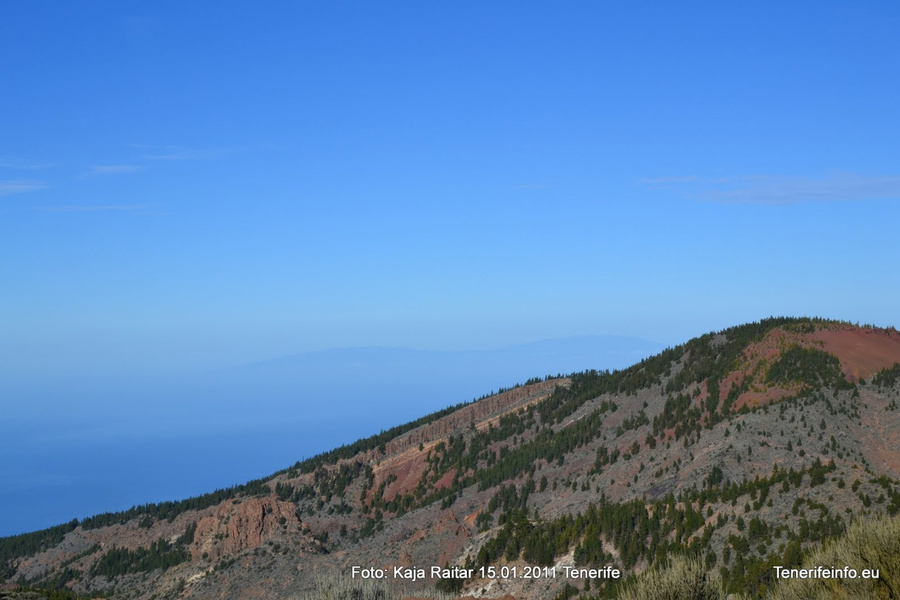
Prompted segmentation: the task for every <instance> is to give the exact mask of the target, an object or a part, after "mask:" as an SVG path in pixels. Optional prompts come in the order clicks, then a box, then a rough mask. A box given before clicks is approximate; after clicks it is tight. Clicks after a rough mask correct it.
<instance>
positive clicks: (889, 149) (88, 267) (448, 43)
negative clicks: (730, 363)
mask: <svg viewBox="0 0 900 600" xmlns="http://www.w3.org/2000/svg"><path fill="white" fill-rule="evenodd" d="M898 17H900V7H898V5H897V4H896V3H890V2H853V3H849V2H847V3H833V2H793V3H782V2H766V3H753V4H752V5H751V4H746V5H737V4H735V3H721V2H691V3H672V2H665V3H664V2H642V3H638V2H628V3H611V2H603V3H601V2H572V3H563V4H560V3H549V2H545V3H535V2H491V3H483V2H482V3H474V2H473V3H426V2H407V3H399V2H378V3H375V2H319V3H313V2H292V3H286V2H283V3H270V4H268V5H266V6H264V7H259V6H255V5H254V6H251V5H249V4H247V3H236V2H219V3H216V5H215V9H212V8H210V6H209V5H208V4H202V3H184V2H164V1H159V2H153V3H146V2H140V3H139V2H121V1H116V2H99V1H98V2H88V3H77V4H76V3H64V2H42V1H34V2H7V3H4V4H3V6H2V8H0V409H2V416H0V455H2V456H4V458H5V459H6V460H5V462H4V463H3V464H0V506H2V507H3V509H4V510H3V511H0V512H2V513H3V515H5V517H4V518H3V519H2V520H0V535H5V534H9V533H17V532H21V531H25V530H29V529H34V528H37V527H44V526H47V525H51V524H54V523H59V522H62V521H66V520H68V519H70V518H72V517H83V516H87V515H89V514H93V513H96V512H99V511H103V510H116V509H123V508H127V507H128V506H131V505H132V504H135V503H143V502H148V501H155V500H162V499H173V498H181V497H185V496H188V495H192V494H198V493H201V492H203V491H208V490H210V489H215V488H217V487H222V486H225V485H231V484H234V483H240V482H243V481H246V480H247V479H251V478H255V477H261V476H263V475H265V474H266V473H270V472H272V471H274V470H275V469H278V468H282V467H284V466H286V465H288V464H291V463H292V462H294V460H296V459H299V458H303V457H305V456H309V455H311V454H313V453H315V452H319V451H322V450H325V449H328V448H330V447H332V446H334V445H336V444H338V443H345V442H349V441H352V440H353V439H355V438H356V437H359V436H362V435H366V434H371V433H375V430H377V429H379V428H382V427H390V426H392V425H396V424H397V423H398V422H401V421H405V420H408V419H411V418H415V417H417V416H420V415H421V414H423V413H426V412H430V411H431V410H434V409H437V408H441V407H443V406H446V405H447V404H450V403H454V402H457V401H465V400H468V399H470V397H471V395H478V394H480V393H487V392H489V391H490V389H491V388H494V387H499V386H502V385H510V384H512V383H514V381H512V379H514V378H518V377H521V378H522V379H524V378H526V377H528V376H531V375H543V374H544V372H542V371H541V372H534V373H531V372H529V373H527V374H523V373H521V370H522V368H523V365H526V364H527V365H532V364H534V363H533V362H527V361H524V359H521V356H522V355H521V353H519V354H517V353H516V352H520V351H515V352H513V351H510V352H507V353H505V354H504V353H500V354H496V355H490V356H492V357H493V358H491V360H487V359H484V358H482V355H472V354H462V355H456V354H453V355H451V354H441V353H431V354H427V357H430V358H428V360H431V361H432V362H431V363H427V364H428V365H430V366H429V367H428V368H427V369H425V368H422V369H420V370H421V372H420V373H418V375H419V377H418V379H417V378H415V377H411V376H409V374H408V373H404V371H403V367H402V366H401V367H396V366H395V367H392V369H393V370H391V369H388V370H390V371H391V372H390V373H387V374H385V376H384V378H383V379H378V378H377V377H376V375H379V374H381V373H382V372H383V371H384V370H385V369H384V368H382V367H380V366H379V365H382V364H383V363H379V362H378V360H380V359H378V356H383V355H384V354H383V353H384V351H383V350H378V351H375V350H373V351H372V352H373V354H372V356H373V357H375V358H373V359H372V360H373V361H374V362H373V363H372V364H370V365H369V367H367V368H370V371H365V372H366V373H369V375H366V376H365V377H360V380H361V381H362V383H360V382H359V381H355V380H354V379H353V376H352V375H351V373H352V372H355V371H352V370H350V369H349V368H348V367H347V366H345V365H343V363H334V364H329V367H328V368H329V369H331V370H328V369H325V370H322V371H321V374H320V375H321V376H320V377H318V379H316V378H315V373H319V370H317V369H313V371H311V372H312V373H313V375H309V376H308V377H309V378H310V379H312V380H314V381H312V382H310V379H307V378H306V377H307V376H304V378H300V380H297V378H296V377H294V379H293V380H291V382H288V383H285V384H284V385H283V386H282V387H279V385H281V384H279V383H278V382H279V381H281V380H279V379H277V378H274V379H270V378H268V376H266V377H264V378H263V379H264V380H265V382H266V385H265V386H263V385H262V384H259V383H258V382H259V379H256V380H253V379H248V380H245V379H241V377H244V375H241V373H245V372H243V371H229V370H228V369H230V368H234V367H236V366H239V365H247V364H249V363H255V362H259V361H266V360H269V359H276V358H278V357H285V356H289V355H294V354H297V353H309V352H313V351H319V350H323V349H328V348H345V347H354V346H382V347H407V348H413V349H419V350H430V351H438V350H440V351H463V350H487V349H497V348H504V347H508V346H511V345H516V344H523V343H527V342H533V341H536V340H547V339H554V338H568V337H570V336H583V335H602V334H606V335H615V336H629V337H631V338H638V339H639V340H651V341H652V342H656V343H657V344H664V345H670V344H677V343H681V342H683V341H686V340H687V339H688V338H690V337H692V336H695V335H698V334H701V333H704V332H707V331H710V330H714V329H720V328H724V327H728V326H731V325H736V324H739V323H743V322H747V321H752V320H757V319H760V318H763V317H767V316H769V315H819V316H825V317H834V318H841V319H848V320H851V321H857V320H858V321H861V322H873V323H876V324H879V325H900V318H898V316H900V315H898V304H897V298H898V297H900V278H898V277H897V276H896V273H897V265H898V262H900V261H898V259H900V250H898V248H900V245H898V244H897V241H896V238H897V223H898V222H900V166H898V165H900V161H898V151H897V140H898V139H900V117H898V115H900V113H898V111H897V108H896V107H897V106H900V89H898V86H900V83H898V82H900V73H898V65H900V37H898V36H897V35H896V32H897V31H898V29H900V27H898V26H900V18H898ZM604 339H607V340H608V338H604ZM609 339H611V338H609ZM639 340H638V341H637V342H634V340H632V342H634V343H635V344H637V345H636V346H634V347H635V348H639V350H636V351H639V352H644V353H645V354H646V352H647V350H646V349H648V348H651V347H652V348H658V346H657V345H654V344H649V345H648V344H645V343H643V342H640V341H639ZM626 341H627V340H623V341H622V343H623V344H625V343H626ZM628 343H631V342H628ZM566 344H569V342H566V343H564V344H563V345H562V346H561V347H570V348H571V345H570V346H566ZM576 345H577V344H576ZM606 350H609V349H608V348H607V349H606ZM606 350H604V351H606ZM530 352H532V353H531V354H529V355H528V356H529V357H530V358H529V359H528V360H538V358H539V357H538V358H536V356H537V355H535V354H534V352H533V351H530ZM351 354H353V353H351ZM338 355H339V354H336V355H335V356H338ZM327 356H330V355H327V353H326V354H315V353H313V354H304V355H301V356H300V357H299V358H296V360H298V361H300V362H297V363H290V362H288V363H283V364H284V365H287V367H285V368H286V369H287V370H288V371H290V372H291V373H293V371H292V370H291V369H292V368H293V367H291V365H293V364H297V365H301V364H306V363H303V361H304V360H307V359H309V360H312V359H315V360H319V359H320V358H321V357H327ZM341 356H343V355H341ZM354 356H355V354H354ZM397 356H412V355H410V354H402V353H401V354H399V355H397ZM416 356H426V355H424V354H423V355H416ZM451 356H452V357H455V358H453V361H456V362H453V361H451V360H450V358H449V357H451ZM459 356H463V357H468V358H465V360H462V359H459V360H457V359H458V358H459ZM472 356H475V358H474V359H473V358H472ZM484 356H488V355H484ZM592 356H598V357H600V358H598V359H597V360H596V361H595V360H594V359H591V362H590V364H594V362H603V360H605V359H603V358H602V357H603V356H607V357H608V356H618V357H619V359H621V357H622V356H625V355H624V354H621V353H619V354H615V348H614V349H613V354H606V355H602V354H597V353H595V354H593V355H592ZM310 357H312V358H310ZM517 357H519V358H517ZM585 357H589V356H588V355H585V354H582V355H581V358H579V359H578V360H579V361H581V360H582V359H585ZM323 360H324V359H323ZM423 360H424V359H423ZM460 360H461V361H462V362H459V361H460ZM554 360H555V359H554ZM567 360H568V359H567ZM466 361H468V362H466ZM426 362H427V361H426ZM451 362H452V364H454V365H457V367H454V368H457V370H456V371H452V374H451V375H446V373H450V372H451V371H447V369H448V368H449V366H448V365H450V364H451ZM582 362H583V361H582ZM582 362H577V361H576V362H572V361H570V362H566V363H565V364H566V365H572V367H571V368H573V369H574V368H583V364H582ZM278 364H282V363H278ZM316 364H318V363H316ZM473 364H474V365H477V366H476V367H473V366H472V365H473ZM495 364H496V365H504V366H503V367H502V369H501V368H500V367H496V368H495V367H494V366H492V365H495ZM559 364H563V363H559ZM458 365H468V366H458ZM604 366H609V365H606V364H597V367H604ZM619 366H621V365H619ZM479 367H480V370H479ZM528 368H529V369H530V368H531V367H530V366H529V367H528ZM534 368H535V369H538V367H534ZM559 368H563V369H564V368H565V367H564V366H562V367H559ZM223 369H224V370H223ZM429 369H430V370H429ZM441 369H444V370H441ZM516 369H518V370H516ZM501 370H502V373H501ZM197 372H200V373H201V375H197V374H196V373H197ZM335 372H336V373H344V372H346V373H348V375H347V376H346V377H340V376H334V375H333V373H335ZM176 373H177V374H178V375H176ZM204 373H205V374H204ZM329 373H331V375H329ZM434 373H445V375H441V376H438V375H434ZM245 374H246V373H245ZM495 375H496V379H497V380H496V382H494V376H495ZM192 377H193V379H192ZM204 378H205V379H204ZM229 378H234V379H229ZM288 379H290V378H288ZM375 379H378V381H377V385H376V386H375V388H374V391H373V390H372V389H369V388H367V387H366V386H367V385H368V383H369V382H371V381H373V380H375ZM441 379H443V380H444V381H436V380H441ZM447 381H449V382H451V383H452V385H450V384H448V383H447ZM488 381H490V383H488ZM210 382H212V383H210ZM233 382H238V383H240V385H238V384H236V383H233ZM241 382H243V383H241ZM363 384H365V385H363ZM361 385H363V387H362V388H361V387H360V386H361ZM292 386H293V387H292ZM429 386H431V387H429ZM434 386H438V387H437V388H435V387H434ZM313 388H314V392H315V393H311V392H310V390H311V389H313ZM248 390H249V391H248ZM361 390H362V391H361ZM398 390H400V391H398ZM436 391H440V392H441V393H444V394H445V395H444V396H441V395H440V394H436V393H435V392H436ZM451 391H452V394H451V395H452V396H453V397H452V398H451V397H450V396H449V395H448V394H450V392H451ZM445 396H446V397H445ZM323 407H328V408H332V407H334V408H335V410H334V412H335V415H334V416H333V417H332V418H331V419H330V420H329V419H328V418H325V417H322V418H319V419H318V420H316V419H313V418H312V417H311V415H313V414H316V415H319V417H321V414H320V413H321V412H322V409H323ZM316 411H319V412H316ZM85 466H89V468H88V469H85V468H84V467H85Z"/></svg>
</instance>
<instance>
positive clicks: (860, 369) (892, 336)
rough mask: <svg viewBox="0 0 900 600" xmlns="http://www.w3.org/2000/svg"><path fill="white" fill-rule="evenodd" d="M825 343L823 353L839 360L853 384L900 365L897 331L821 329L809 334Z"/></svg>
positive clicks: (899, 334) (853, 328) (850, 328)
mask: <svg viewBox="0 0 900 600" xmlns="http://www.w3.org/2000/svg"><path fill="white" fill-rule="evenodd" d="M808 337H810V338H811V339H814V340H819V341H822V342H824V343H825V350H826V351H827V352H831V353H832V354H834V355H835V356H837V357H838V358H839V359H840V361H841V368H842V369H843V370H844V374H845V375H846V376H847V377H848V378H850V379H851V380H852V381H858V380H859V379H860V378H865V377H870V376H871V375H873V374H875V373H877V372H878V371H880V370H881V369H884V368H885V367H891V366H893V365H894V363H896V362H900V332H897V331H896V330H885V329H859V328H857V327H842V328H840V329H820V330H819V331H816V332H815V333H811V334H809V335H808Z"/></svg>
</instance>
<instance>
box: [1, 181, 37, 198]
mask: <svg viewBox="0 0 900 600" xmlns="http://www.w3.org/2000/svg"><path fill="white" fill-rule="evenodd" d="M46 187H47V184H46V183H44V182H43V181H0V196H7V195H9V194H24V193H25V192H34V191H37V190H42V189H44V188H46Z"/></svg>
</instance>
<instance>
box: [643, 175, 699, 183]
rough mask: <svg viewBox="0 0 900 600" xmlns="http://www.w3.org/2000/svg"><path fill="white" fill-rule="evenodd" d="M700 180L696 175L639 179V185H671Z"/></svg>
mask: <svg viewBox="0 0 900 600" xmlns="http://www.w3.org/2000/svg"><path fill="white" fill-rule="evenodd" d="M699 180H700V178H699V177H697V176H696V175H687V176H685V177H645V178H644V179H638V184H639V185H671V184H673V183H694V182H695V181H699Z"/></svg>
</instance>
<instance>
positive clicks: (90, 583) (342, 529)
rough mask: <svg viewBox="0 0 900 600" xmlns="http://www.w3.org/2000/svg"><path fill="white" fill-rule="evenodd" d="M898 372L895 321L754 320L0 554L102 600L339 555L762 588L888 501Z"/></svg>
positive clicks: (303, 567)
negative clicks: (699, 574) (685, 566)
mask: <svg viewBox="0 0 900 600" xmlns="http://www.w3.org/2000/svg"><path fill="white" fill-rule="evenodd" d="M898 378H900V334H898V332H897V331H895V330H893V329H890V330H886V329H877V328H872V327H858V326H854V325H850V324H847V323H838V322H831V321H820V320H809V319H769V320H766V321H763V322H760V323H753V324H750V325H744V326H740V327H735V328H732V329H729V330H725V331H722V332H718V333H712V334H708V335H706V336H702V337H700V338H696V339H694V340H691V341H690V342H688V343H686V344H684V345H682V346H679V347H676V348H672V349H669V350H666V351H665V352H663V353H661V354H660V355H657V356H655V357H653V358H650V359H647V360H645V361H643V362H641V363H640V364H637V365H635V366H634V367H631V368H629V369H626V370H624V371H618V372H614V373H606V372H585V373H579V374H573V375H572V376H570V377H566V378H559V379H550V380H535V381H532V382H529V383H528V384H527V385H523V386H521V387H517V388H515V389H512V390H507V391H504V392H502V393H500V394H497V395H494V396H491V397H488V398H485V399H482V400H480V401H478V402H476V403H473V404H469V405H465V406H460V407H454V408H453V409H448V410H446V411H442V412H441V413H437V414H435V415H432V416H430V417H426V418H423V419H420V420H419V421H418V422H416V423H412V424H409V425H407V426H400V427H398V428H395V429H394V430H391V431H389V432H385V433H383V434H380V435H378V436H373V437H372V438H370V439H368V440H361V441H360V442H358V443H356V444H353V445H351V446H347V447H343V448H340V449H337V450H335V451H333V452H331V453H327V454H324V455H321V456H319V457H315V458H314V459H310V460H308V461H305V462H303V463H298V464H296V465H294V466H292V467H291V468H289V469H285V470H284V471H282V472H279V473H276V474H275V475H273V476H271V477H268V478H266V479H264V480H259V481H256V482H251V483H249V484H247V485H245V486H241V487H240V488H235V489H232V490H220V491H219V492H217V493H214V494H210V495H208V496H206V497H200V498H195V499H191V500H187V501H182V502H173V503H166V504H163V505H153V506H146V507H138V508H135V509H132V510H130V511H126V512H124V513H120V514H115V515H100V516H98V517H96V518H93V519H88V520H85V521H84V522H82V523H71V524H67V525H62V526H60V527H58V528H53V529H51V530H46V531H44V532H36V533H34V534H26V535H24V536H16V537H15V538H6V539H3V540H0V561H2V563H0V566H2V568H3V571H2V574H3V576H4V577H5V578H6V580H7V581H8V582H10V583H12V582H20V583H22V584H28V585H42V586H46V587H61V588H64V589H67V590H71V591H73V592H75V593H78V594H81V595H85V596H87V595H101V596H107V597H115V598H141V599H144V598H147V599H149V598H164V597H169V598H292V597H298V596H300V595H302V594H304V593H305V592H308V591H309V590H312V589H313V588H314V587H315V586H316V584H317V582H320V581H321V580H322V579H323V578H325V577H327V576H337V575H338V574H340V575H341V576H343V577H347V578H349V577H352V576H353V574H354V573H355V572H357V571H355V570H354V567H358V568H376V569H385V577H384V580H385V582H386V583H389V584H391V585H395V586H399V587H403V588H404V589H405V590H407V592H408V593H419V594H422V593H433V592H434V591H435V588H436V587H439V588H441V589H442V590H444V591H446V592H448V593H453V594H459V595H464V594H468V595H474V596H489V597H499V596H502V595H504V594H512V595H514V596H515V597H517V598H544V597H553V596H555V595H557V594H568V596H570V597H572V596H575V595H578V594H580V595H582V596H584V597H597V596H599V597H604V596H605V597H614V596H615V595H616V593H617V592H618V591H620V585H621V582H622V580H623V579H624V578H625V577H627V576H630V575H634V574H639V573H641V572H642V571H644V570H645V569H647V568H648V567H650V566H652V565H654V564H656V563H659V562H660V561H664V560H665V559H666V557H668V556H673V555H678V554H688V555H691V556H695V557H697V558H699V559H700V560H702V561H703V564H704V565H705V566H706V568H708V569H709V570H710V571H715V572H717V573H720V574H721V575H722V576H723V579H724V581H725V584H726V586H728V587H729V589H730V590H731V591H741V592H747V593H749V594H751V595H757V596H762V595H764V593H765V591H766V589H767V588H768V587H770V586H771V583H772V581H771V573H772V569H771V567H772V566H773V565H775V564H781V565H792V564H799V563H800V561H801V560H802V556H803V553H804V552H805V551H806V550H807V549H808V548H812V547H814V546H816V545H818V544H820V543H821V542H822V541H823V540H825V539H828V538H831V537H834V536H835V535H838V534H840V533H841V532H842V531H843V530H844V528H845V527H846V525H847V524H848V523H850V522H851V521H852V520H854V519H865V518H868V517H870V516H872V515H876V514H881V513H890V514H894V513H896V512H898V511H900V481H898V480H900V451H898V450H897V448H898V447H900V446H898V443H897V442H898V440H900V421H898V419H897V415H898V400H900V382H898ZM576 566H577V567H584V568H594V569H598V570H597V571H595V572H594V573H590V575H597V576H596V577H591V578H590V579H586V578H584V577H576V576H574V575H576V574H579V575H580V574H584V573H582V572H578V573H576V572H575V571H572V570H571V569H570V570H567V569H566V568H567V567H576ZM432 567H439V568H444V567H446V568H448V570H447V571H441V572H440V573H438V575H441V576H442V577H432V576H431V575H432V571H431V569H432ZM454 567H456V569H453V568H454ZM605 567H608V568H606V569H604V568H605ZM395 568H399V569H400V570H398V571H396V572H395ZM419 569H422V570H424V572H422V571H419ZM612 569H617V570H618V571H620V572H621V573H622V578H618V579H615V578H612V577H611V573H612ZM395 575H398V576H395ZM567 575H572V576H567ZM403 576H408V577H405V578H404V577H403Z"/></svg>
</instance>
